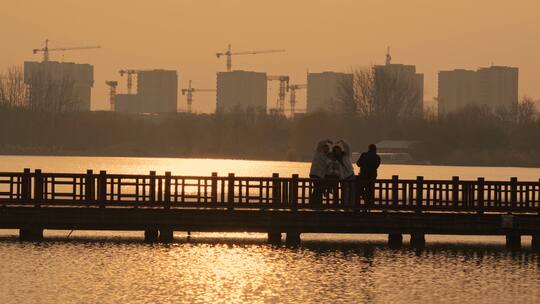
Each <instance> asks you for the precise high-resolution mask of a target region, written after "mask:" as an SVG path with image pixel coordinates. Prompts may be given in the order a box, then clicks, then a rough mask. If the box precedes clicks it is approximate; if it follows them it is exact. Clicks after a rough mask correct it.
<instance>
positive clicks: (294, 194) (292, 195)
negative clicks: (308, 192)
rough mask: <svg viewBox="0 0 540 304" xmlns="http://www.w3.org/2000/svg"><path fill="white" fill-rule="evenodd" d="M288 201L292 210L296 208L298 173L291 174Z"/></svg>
mask: <svg viewBox="0 0 540 304" xmlns="http://www.w3.org/2000/svg"><path fill="white" fill-rule="evenodd" d="M289 193H290V203H291V209H292V210H293V211H297V210H298V174H293V175H292V179H291V183H290V191H289Z"/></svg>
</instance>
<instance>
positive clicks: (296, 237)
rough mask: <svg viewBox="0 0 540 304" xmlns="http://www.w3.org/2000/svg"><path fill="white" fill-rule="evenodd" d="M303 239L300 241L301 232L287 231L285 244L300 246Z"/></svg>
mask: <svg viewBox="0 0 540 304" xmlns="http://www.w3.org/2000/svg"><path fill="white" fill-rule="evenodd" d="M300 242H301V239H300V232H298V231H287V235H286V236H285V243H286V244H287V245H290V246H297V245H300Z"/></svg>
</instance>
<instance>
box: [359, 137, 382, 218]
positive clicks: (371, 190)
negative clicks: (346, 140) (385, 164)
mask: <svg viewBox="0 0 540 304" xmlns="http://www.w3.org/2000/svg"><path fill="white" fill-rule="evenodd" d="M380 164H381V158H380V157H379V155H377V146H375V145H374V144H371V145H369V147H368V151H367V152H364V153H362V154H361V155H360V157H359V158H358V161H356V165H357V166H358V167H360V173H359V176H358V181H359V183H358V184H359V188H360V191H359V192H360V193H361V194H362V196H363V197H364V200H365V203H366V208H367V207H369V206H370V205H371V204H373V199H374V197H375V180H376V179H377V169H378V168H379V165H380Z"/></svg>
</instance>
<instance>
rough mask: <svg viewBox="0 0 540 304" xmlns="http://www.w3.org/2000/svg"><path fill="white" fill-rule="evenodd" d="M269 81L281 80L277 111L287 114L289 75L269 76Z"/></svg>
mask: <svg viewBox="0 0 540 304" xmlns="http://www.w3.org/2000/svg"><path fill="white" fill-rule="evenodd" d="M266 79H267V80H268V81H279V93H278V100H277V112H278V113H280V114H285V94H287V92H288V91H289V76H267V77H266Z"/></svg>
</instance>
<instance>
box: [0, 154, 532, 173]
mask: <svg viewBox="0 0 540 304" xmlns="http://www.w3.org/2000/svg"><path fill="white" fill-rule="evenodd" d="M0 156H23V157H24V156H44V157H48V156H54V157H134V158H184V159H225V160H249V161H284V162H303V163H309V162H310V161H311V160H308V159H294V160H293V159H287V158H286V157H284V158H276V157H266V158H264V157H238V156H236V157H235V156H230V155H216V154H211V153H208V154H201V155H197V156H195V155H182V154H171V153H151V154H144V155H141V154H136V153H75V152H67V151H65V152H58V151H57V152H50V153H43V152H35V153H32V152H30V151H26V152H24V153H20V154H17V153H9V152H7V151H0ZM353 162H354V160H353ZM383 164H386V165H407V166H448V167H484V168H485V167H497V168H531V169H536V168H540V166H527V165H518V164H504V165H495V164H478V163H465V162H430V163H426V162H422V161H418V162H411V163H397V162H396V163H391V162H386V163H383Z"/></svg>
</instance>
